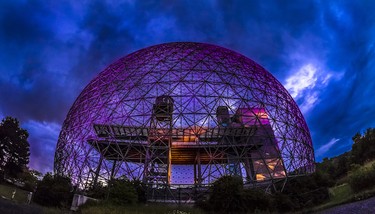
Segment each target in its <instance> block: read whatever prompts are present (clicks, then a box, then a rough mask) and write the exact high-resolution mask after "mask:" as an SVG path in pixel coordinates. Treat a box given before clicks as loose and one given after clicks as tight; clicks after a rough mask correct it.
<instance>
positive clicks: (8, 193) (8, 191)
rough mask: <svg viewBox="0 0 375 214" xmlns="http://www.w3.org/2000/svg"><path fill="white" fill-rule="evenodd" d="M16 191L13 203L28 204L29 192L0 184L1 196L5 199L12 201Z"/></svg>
mask: <svg viewBox="0 0 375 214" xmlns="http://www.w3.org/2000/svg"><path fill="white" fill-rule="evenodd" d="M14 190H16V194H15V195H14V199H13V201H16V202H18V203H26V202H27V195H28V194H29V192H28V191H25V190H22V189H19V188H17V187H15V186H10V185H8V184H0V196H3V197H5V198H6V199H9V200H11V198H12V194H13V191H14Z"/></svg>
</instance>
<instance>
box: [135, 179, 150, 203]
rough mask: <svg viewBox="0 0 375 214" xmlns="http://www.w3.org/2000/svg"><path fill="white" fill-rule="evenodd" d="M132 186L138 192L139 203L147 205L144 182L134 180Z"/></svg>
mask: <svg viewBox="0 0 375 214" xmlns="http://www.w3.org/2000/svg"><path fill="white" fill-rule="evenodd" d="M132 185H133V187H134V189H135V191H136V192H137V196H138V202H139V203H146V202H147V196H146V188H147V187H146V186H145V184H144V183H143V182H141V181H140V180H133V181H132Z"/></svg>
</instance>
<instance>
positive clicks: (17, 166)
mask: <svg viewBox="0 0 375 214" xmlns="http://www.w3.org/2000/svg"><path fill="white" fill-rule="evenodd" d="M28 137H29V133H28V132H27V130H25V129H22V128H20V125H19V121H18V120H17V119H16V118H12V117H6V118H4V119H3V120H2V121H1V123H0V170H1V171H2V172H3V173H4V174H5V175H7V176H9V177H13V178H16V177H17V176H18V174H19V173H21V172H22V171H23V169H24V168H26V165H27V164H28V163H29V157H30V144H29V142H28V141H27V138H28Z"/></svg>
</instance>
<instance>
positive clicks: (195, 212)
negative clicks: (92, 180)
mask: <svg viewBox="0 0 375 214" xmlns="http://www.w3.org/2000/svg"><path fill="white" fill-rule="evenodd" d="M81 213H82V214H91V213H92V214H99V213H100V214H101V213H111V214H117V213H118V214H120V213H124V214H142V213H144V214H158V213H165V214H203V213H204V212H203V211H201V210H199V209H198V208H194V207H189V206H177V205H163V204H138V205H126V206H125V205H124V206H121V205H113V204H108V203H98V204H92V205H89V206H83V207H82V208H81Z"/></svg>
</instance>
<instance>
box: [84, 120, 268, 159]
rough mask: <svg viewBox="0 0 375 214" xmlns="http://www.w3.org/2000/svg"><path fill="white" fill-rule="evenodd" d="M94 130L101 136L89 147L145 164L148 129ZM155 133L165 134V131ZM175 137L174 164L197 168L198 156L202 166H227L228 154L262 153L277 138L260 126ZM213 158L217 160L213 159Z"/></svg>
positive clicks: (174, 131)
mask: <svg viewBox="0 0 375 214" xmlns="http://www.w3.org/2000/svg"><path fill="white" fill-rule="evenodd" d="M94 129H95V132H96V134H97V136H95V137H93V138H91V139H89V140H88V143H89V144H90V145H91V146H93V147H94V148H95V149H96V150H97V151H98V152H100V153H101V154H102V155H103V156H104V158H105V159H107V160H121V161H129V162H137V163H144V162H145V160H146V151H147V148H148V147H149V143H148V140H150V138H149V136H148V135H149V132H150V130H149V129H148V128H143V127H126V126H118V125H98V124H97V125H94ZM153 131H158V132H165V130H163V129H158V130H153ZM171 133H172V136H171V137H172V145H171V147H172V148H171V153H172V154H171V155H172V156H171V163H172V164H177V165H179V164H180V165H184V164H194V163H195V162H196V158H197V154H199V156H200V163H201V164H208V163H209V162H210V161H212V159H214V160H215V162H219V163H227V162H228V157H227V154H231V153H235V150H238V149H240V150H242V151H251V150H256V149H259V148H260V147H261V146H262V145H263V143H264V139H265V138H274V135H273V130H272V128H271V126H270V125H266V126H265V127H262V128H261V129H260V128H258V127H257V126H250V127H226V128H224V127H217V128H212V129H203V128H201V129H198V130H193V129H172V132H171ZM166 137H169V136H166ZM212 154H215V156H214V157H212Z"/></svg>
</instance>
